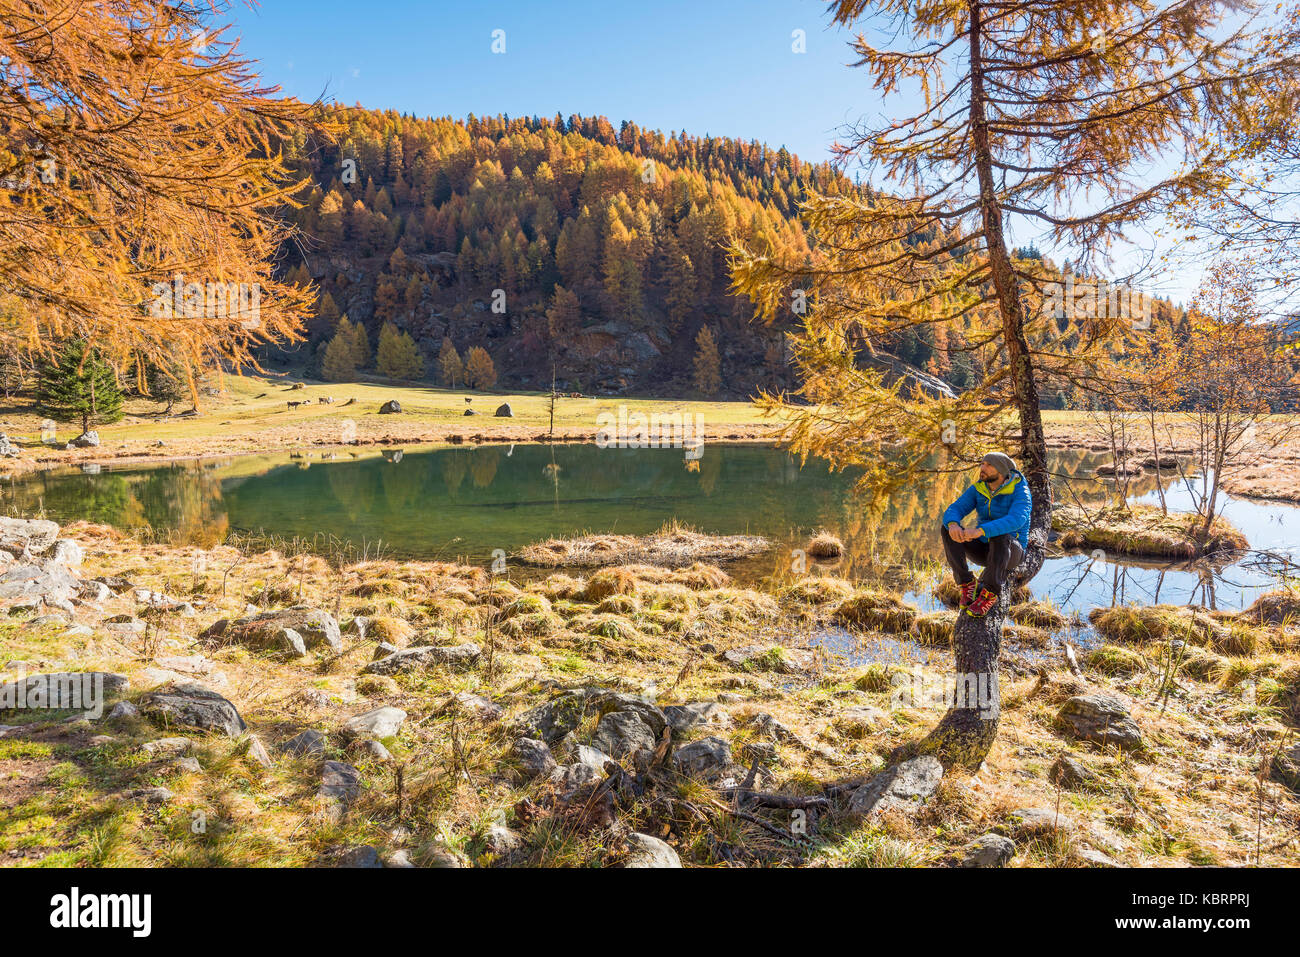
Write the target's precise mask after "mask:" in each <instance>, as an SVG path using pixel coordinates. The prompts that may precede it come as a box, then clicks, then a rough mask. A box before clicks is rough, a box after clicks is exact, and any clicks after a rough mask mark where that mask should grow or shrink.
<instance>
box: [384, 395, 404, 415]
mask: <svg viewBox="0 0 1300 957" xmlns="http://www.w3.org/2000/svg"><path fill="white" fill-rule="evenodd" d="M401 411H402V403H400V402H398V401H397V400H396V399H389V400H388V401H387V402H385V403H384V404H383V405H381V406H380V407H379V414H380V415H396V414H397V413H399V412H401Z"/></svg>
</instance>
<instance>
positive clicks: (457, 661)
mask: <svg viewBox="0 0 1300 957" xmlns="http://www.w3.org/2000/svg"><path fill="white" fill-rule="evenodd" d="M482 653H483V649H481V648H480V647H479V646H478V645H476V644H474V643H473V642H472V641H467V642H465V643H464V644H462V645H456V646H454V647H450V648H444V647H420V648H406V649H404V650H402V651H396V652H393V653H392V654H390V655H389V656H388V657H386V658H381V659H380V660H378V661H372V662H371V663H370V664H368V665H366V667H365V668H364V669H362V670H363V671H365V672H366V673H367V674H372V675H394V674H399V673H401V672H404V671H414V670H416V669H429V668H434V667H436V666H438V665H448V666H450V667H469V666H471V665H473V664H474V663H475V662H477V661H478V659H479V657H480V656H481V655H482Z"/></svg>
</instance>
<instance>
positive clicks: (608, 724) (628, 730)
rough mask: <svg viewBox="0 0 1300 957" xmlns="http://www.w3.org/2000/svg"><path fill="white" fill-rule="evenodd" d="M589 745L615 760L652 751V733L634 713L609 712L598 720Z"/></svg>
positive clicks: (653, 738)
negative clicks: (642, 751)
mask: <svg viewBox="0 0 1300 957" xmlns="http://www.w3.org/2000/svg"><path fill="white" fill-rule="evenodd" d="M591 743H592V744H593V745H595V746H596V747H597V748H600V750H602V751H604V752H606V753H607V754H611V755H613V756H614V757H616V758H622V757H625V756H627V755H629V754H634V753H636V752H637V751H641V750H647V751H653V750H654V747H655V736H654V732H652V731H651V730H650V727H649V725H647V724H646V723H645V722H644V721H643V720H641V716H640V715H639V714H637V713H636V712H634V711H611V712H609V713H608V714H606V715H604V716H603V717H602V718H601V719H600V723H599V724H597V725H596V733H595V735H594V736H593V737H592V739H591Z"/></svg>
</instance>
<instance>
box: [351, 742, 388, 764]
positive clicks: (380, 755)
mask: <svg viewBox="0 0 1300 957" xmlns="http://www.w3.org/2000/svg"><path fill="white" fill-rule="evenodd" d="M357 751H358V752H359V753H360V754H361V756H362V757H363V758H366V759H367V760H370V761H374V762H376V763H377V764H387V763H388V762H389V761H391V760H393V755H392V753H391V752H390V751H389V750H388V749H387V748H386V747H384V744H383V742H382V741H375V740H373V739H370V740H366V741H362V742H361V743H360V744H358V745H357Z"/></svg>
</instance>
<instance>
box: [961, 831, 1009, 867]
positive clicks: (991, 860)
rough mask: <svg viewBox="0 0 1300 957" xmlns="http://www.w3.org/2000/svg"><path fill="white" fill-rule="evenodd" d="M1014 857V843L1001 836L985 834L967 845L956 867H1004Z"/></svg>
mask: <svg viewBox="0 0 1300 957" xmlns="http://www.w3.org/2000/svg"><path fill="white" fill-rule="evenodd" d="M1015 856H1016V845H1015V842H1013V841H1012V840H1011V838H1009V837H1003V836H1002V835H1001V834H985V835H984V836H983V837H977V838H975V840H973V841H971V842H970V843H969V844H967V845H966V846H965V847H964V848H963V849H962V852H961V857H960V858H959V859H958V861H957V866H958V867H1005V866H1006V864H1007V862H1008V861H1010V860H1011V858H1013V857H1015Z"/></svg>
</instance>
